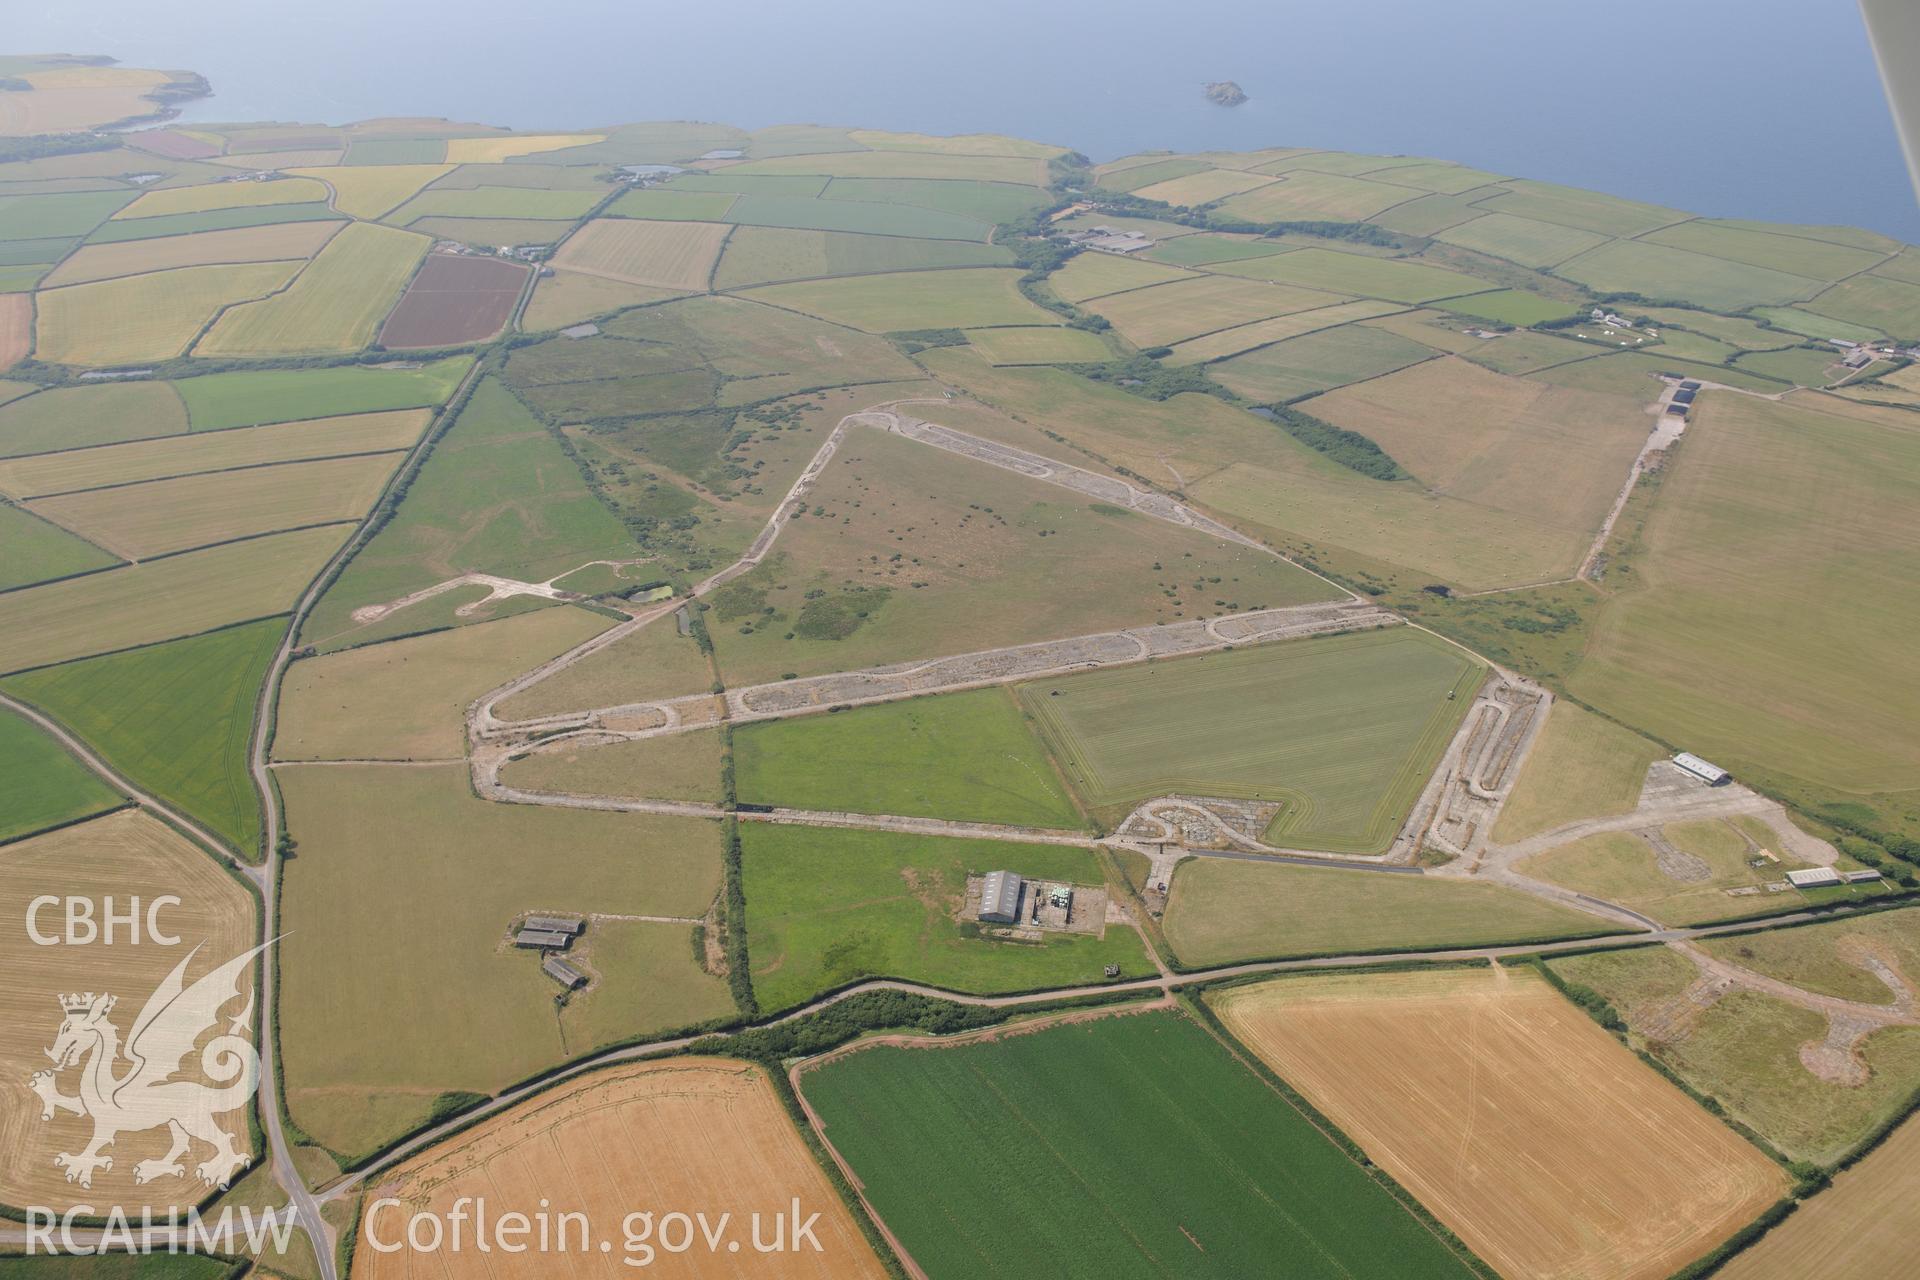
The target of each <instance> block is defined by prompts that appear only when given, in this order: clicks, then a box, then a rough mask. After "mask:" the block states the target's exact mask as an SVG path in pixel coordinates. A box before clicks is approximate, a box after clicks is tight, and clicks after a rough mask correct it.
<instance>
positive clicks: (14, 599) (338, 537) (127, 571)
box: [0, 525, 348, 672]
mask: <svg viewBox="0 0 1920 1280" xmlns="http://www.w3.org/2000/svg"><path fill="white" fill-rule="evenodd" d="M347 533H348V530H347V529H346V527H345V526H343V525H329V526H327V527H325V528H320V529H302V530H299V531H298V532H295V533H282V534H275V535H273V536H271V537H266V538H249V539H248V540H246V541H245V542H235V543H230V544H228V545H227V546H223V547H210V548H208V549H207V550H205V551H196V552H193V553H192V554H190V555H183V556H168V557H167V558H166V559H164V560H153V561H150V562H148V563H146V564H136V565H129V566H127V567H126V568H124V569H110V570H108V571H107V572H105V573H90V574H87V575H86V576H85V577H80V578H68V579H67V580H65V581H64V582H49V583H47V584H45V585H44V586H38V587H28V588H27V589H26V590H24V591H8V592H4V593H0V672H11V671H21V670H24V669H26V668H28V667H40V666H45V665H47V664H48V663H53V662H65V661H67V660H68V659H69V658H83V657H85V656H87V655H88V654H91V653H107V652H110V651H112V650H115V649H128V648H132V647H133V646H135V645H142V644H152V643H153V642H154V641H156V640H170V639H172V638H173V637H175V636H187V635H196V634H198V633H199V632H202V631H209V630H212V629H213V628H214V627H224V626H226V625H227V624H228V623H231V622H244V621H245V620H247V619H249V618H265V617H269V616H271V615H272V614H276V613H279V612H281V611H282V610H284V609H286V608H287V607H288V606H289V605H291V604H292V603H293V601H294V597H296V596H297V595H299V594H300V591H301V589H302V588H303V587H305V586H306V585H307V583H309V582H310V581H312V580H313V576H314V574H316V573H318V572H319V571H320V566H321V565H323V564H325V563H326V562H327V559H328V557H330V556H331V555H333V553H334V552H335V551H337V550H339V548H340V544H341V543H343V542H345V541H346V540H347Z"/></svg>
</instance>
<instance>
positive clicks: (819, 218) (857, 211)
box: [614, 195, 992, 241]
mask: <svg viewBox="0 0 1920 1280" xmlns="http://www.w3.org/2000/svg"><path fill="white" fill-rule="evenodd" d="M614 212H615V213H616V214H617V213H620V212H622V209H621V206H620V205H615V206H614ZM724 220H725V221H727V222H733V223H739V224H741V225H743V226H750V227H788V228H795V229H800V230H812V231H854V232H860V233H863V234H866V235H882V236H910V237H919V238H922V239H928V240H981V241H984V240H985V239H986V238H987V232H988V231H989V230H990V229H991V226H992V224H991V223H989V222H983V221H981V220H979V219H977V218H969V217H964V216H962V215H960V214H957V213H948V212H946V211H945V210H941V209H926V208H921V207H920V206H918V205H913V204H905V203H896V204H885V203H868V202H865V201H855V200H850V199H849V200H813V199H808V198H807V197H806V196H771V195H768V196H762V195H743V196H740V197H739V198H737V199H736V200H734V202H733V203H732V204H731V205H730V206H728V208H727V212H726V217H725V219H724Z"/></svg>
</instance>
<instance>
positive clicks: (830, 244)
mask: <svg viewBox="0 0 1920 1280" xmlns="http://www.w3.org/2000/svg"><path fill="white" fill-rule="evenodd" d="M743 181H744V179H743ZM1012 261H1013V258H1012V255H1011V254H1010V253H1008V252H1007V250H1005V249H1002V248H998V247H996V246H992V245H984V244H972V243H969V242H967V241H964V240H910V239H906V238H905V237H902V236H871V235H855V234H851V233H848V232H842V231H796V230H789V229H786V228H781V227H739V228H736V229H735V230H734V233H733V234H732V235H731V236H729V237H728V238H727V247H726V250H725V251H724V252H723V253H722V254H721V255H720V265H719V266H718V267H717V268H716V269H715V271H714V277H713V287H714V288H715V289H721V290H725V289H739V288H744V287H745V286H747V285H755V284H772V283H774V282H776V281H781V280H813V279H818V278H820V277H823V276H852V275H871V274H876V273H880V272H887V271H918V270H921V269H923V268H929V267H996V266H1005V265H1007V264H1009V263H1010V262H1012Z"/></svg>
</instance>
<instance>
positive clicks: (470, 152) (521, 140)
mask: <svg viewBox="0 0 1920 1280" xmlns="http://www.w3.org/2000/svg"><path fill="white" fill-rule="evenodd" d="M606 140H607V135H606V134H604V133H528V134H507V135H504V136H501V137H494V138H449V139H447V163H448V164H499V163H501V162H502V161H505V160H511V159H513V158H514V157H516V156H531V155H538V154H539V153H540V152H542V151H560V150H563V149H564V148H567V147H584V146H589V145H591V144H592V143H595V142H605V141H606Z"/></svg>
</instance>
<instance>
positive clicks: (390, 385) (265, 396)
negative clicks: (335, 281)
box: [102, 356, 473, 431]
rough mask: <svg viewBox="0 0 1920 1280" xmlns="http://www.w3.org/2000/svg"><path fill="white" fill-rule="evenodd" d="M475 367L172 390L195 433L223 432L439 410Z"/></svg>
mask: <svg viewBox="0 0 1920 1280" xmlns="http://www.w3.org/2000/svg"><path fill="white" fill-rule="evenodd" d="M472 367H473V358H472V357H471V356H449V357H447V358H446V359H444V360H436V361H434V362H433V363H431V364H428V365H425V366H423V367H421V368H419V369H374V368H370V367H367V366H353V365H348V366H344V367H340V368H333V369H288V370H272V371H267V370H262V371H259V372H254V371H251V370H241V371H238V372H234V373H212V374H205V375H202V376H201V377H198V378H182V379H181V380H180V381H178V382H175V383H173V384H172V387H173V389H174V390H175V391H177V392H179V395H180V399H181V400H182V401H184V402H185V403H186V406H187V414H188V416H189V419H190V420H191V422H192V424H193V429H194V430H195V431H221V430H225V429H226V428H228V427H255V426H260V425H262V424H263V423H268V422H296V421H300V420H303V419H307V418H329V417H334V416H337V415H340V414H348V413H375V412H378V411H380V410H384V409H419V408H425V407H427V406H430V405H437V404H440V403H441V402H442V401H444V400H445V399H446V398H447V397H448V396H450V395H452V394H453V389H454V388H455V387H457V386H458V385H460V379H461V378H463V377H465V376H466V373H467V370H468V369H470V368H472ZM128 389H129V390H131V388H128ZM102 390H106V388H102Z"/></svg>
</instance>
